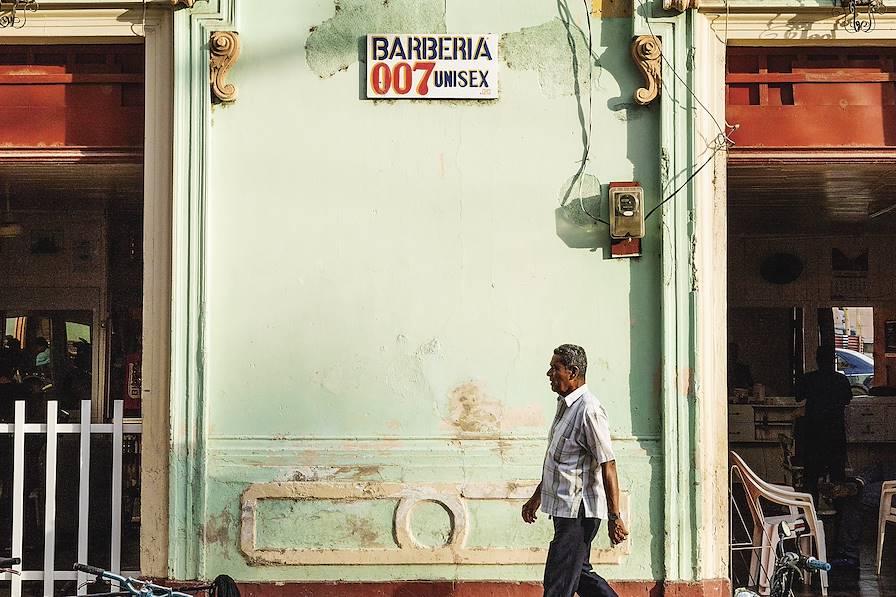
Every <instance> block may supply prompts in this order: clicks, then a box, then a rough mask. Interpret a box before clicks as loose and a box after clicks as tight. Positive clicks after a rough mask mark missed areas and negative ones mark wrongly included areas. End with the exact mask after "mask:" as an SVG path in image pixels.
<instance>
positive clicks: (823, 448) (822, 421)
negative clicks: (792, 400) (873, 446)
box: [796, 345, 852, 501]
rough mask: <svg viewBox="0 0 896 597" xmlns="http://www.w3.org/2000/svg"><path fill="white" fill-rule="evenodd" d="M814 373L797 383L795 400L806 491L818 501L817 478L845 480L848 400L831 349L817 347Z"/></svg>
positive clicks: (845, 382)
mask: <svg viewBox="0 0 896 597" xmlns="http://www.w3.org/2000/svg"><path fill="white" fill-rule="evenodd" d="M815 362H816V364H817V365H818V369H817V370H816V371H812V372H810V373H806V374H805V375H803V377H802V378H801V379H800V380H799V382H797V385H796V399H797V401H798V402H805V406H806V416H805V418H804V421H803V425H804V427H803V433H802V436H803V441H804V446H803V449H802V450H801V453H802V455H803V462H804V465H805V472H806V491H808V492H809V493H810V494H812V496H813V497H814V498H815V500H816V501H817V500H818V478H819V477H822V476H828V477H829V479H830V481H832V482H838V481H842V480H843V479H844V478H845V476H846V423H845V409H846V405H847V404H849V402H850V401H851V400H852V390H851V389H850V386H849V380H848V379H847V378H846V376H845V375H843V374H842V373H838V372H837V371H836V369H835V368H834V347H833V346H828V345H824V346H820V347H819V348H818V352H817V353H816V354H815Z"/></svg>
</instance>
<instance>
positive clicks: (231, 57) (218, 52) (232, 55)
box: [208, 31, 240, 104]
mask: <svg viewBox="0 0 896 597" xmlns="http://www.w3.org/2000/svg"><path fill="white" fill-rule="evenodd" d="M208 48H209V75H208V76H209V83H210V84H211V91H212V103H215V104H220V103H230V102H233V101H234V100H236V85H234V84H233V83H226V84H225V82H224V80H225V79H226V78H227V73H228V71H230V67H232V66H233V65H234V64H235V63H236V60H237V58H239V56H240V35H239V33H237V32H236V31H213V32H212V34H211V36H210V37H209V41H208Z"/></svg>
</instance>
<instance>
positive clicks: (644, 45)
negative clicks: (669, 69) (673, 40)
mask: <svg viewBox="0 0 896 597" xmlns="http://www.w3.org/2000/svg"><path fill="white" fill-rule="evenodd" d="M631 50H632V60H634V61H635V66H637V67H638V70H640V71H641V74H642V75H643V76H644V82H645V86H644V87H641V88H639V89H638V90H637V91H635V101H636V102H638V103H639V104H641V105H642V106H646V105H647V104H649V103H650V102H652V101H653V100H655V99H656V98H657V96H658V95H659V94H660V91H661V89H662V84H663V81H662V74H661V71H660V60H661V59H662V42H660V38H658V37H657V36H655V35H639V36H638V37H636V38H635V39H634V41H632V47H631Z"/></svg>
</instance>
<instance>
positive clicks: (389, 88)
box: [367, 33, 498, 99]
mask: <svg viewBox="0 0 896 597" xmlns="http://www.w3.org/2000/svg"><path fill="white" fill-rule="evenodd" d="M367 97H368V98H372V99H495V98H497V97H498V36H497V35H494V34H481V35H479V34H476V35H473V34H445V33H441V34H439V33H436V34H381V35H368V36H367Z"/></svg>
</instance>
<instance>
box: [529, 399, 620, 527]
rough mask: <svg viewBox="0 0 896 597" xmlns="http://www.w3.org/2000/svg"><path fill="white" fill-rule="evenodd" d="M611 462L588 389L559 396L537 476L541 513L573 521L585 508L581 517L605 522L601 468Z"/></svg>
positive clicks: (604, 426) (599, 411)
mask: <svg viewBox="0 0 896 597" xmlns="http://www.w3.org/2000/svg"><path fill="white" fill-rule="evenodd" d="M615 459H616V457H615V455H614V454H613V447H612V445H611V444H610V427H609V424H608V422H607V413H606V411H605V410H604V407H603V406H602V405H601V403H600V402H599V401H598V399H597V397H595V395H594V394H592V393H591V392H590V391H589V390H588V386H586V385H583V386H581V387H579V388H578V389H576V390H575V391H573V392H572V393H570V394H569V395H568V396H566V397H565V398H564V397H562V396H558V397H557V414H556V415H555V416H554V422H553V424H552V425H551V435H550V438H549V439H548V450H547V453H546V454H545V457H544V467H543V468H542V473H541V510H542V512H545V513H547V514H550V515H551V516H559V517H561V518H576V516H578V513H579V508H580V506H581V505H582V504H584V505H585V516H586V517H588V518H604V519H605V518H607V498H606V493H605V492H604V481H603V476H602V475H601V466H600V465H601V464H603V463H604V462H608V461H610V460H615Z"/></svg>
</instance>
